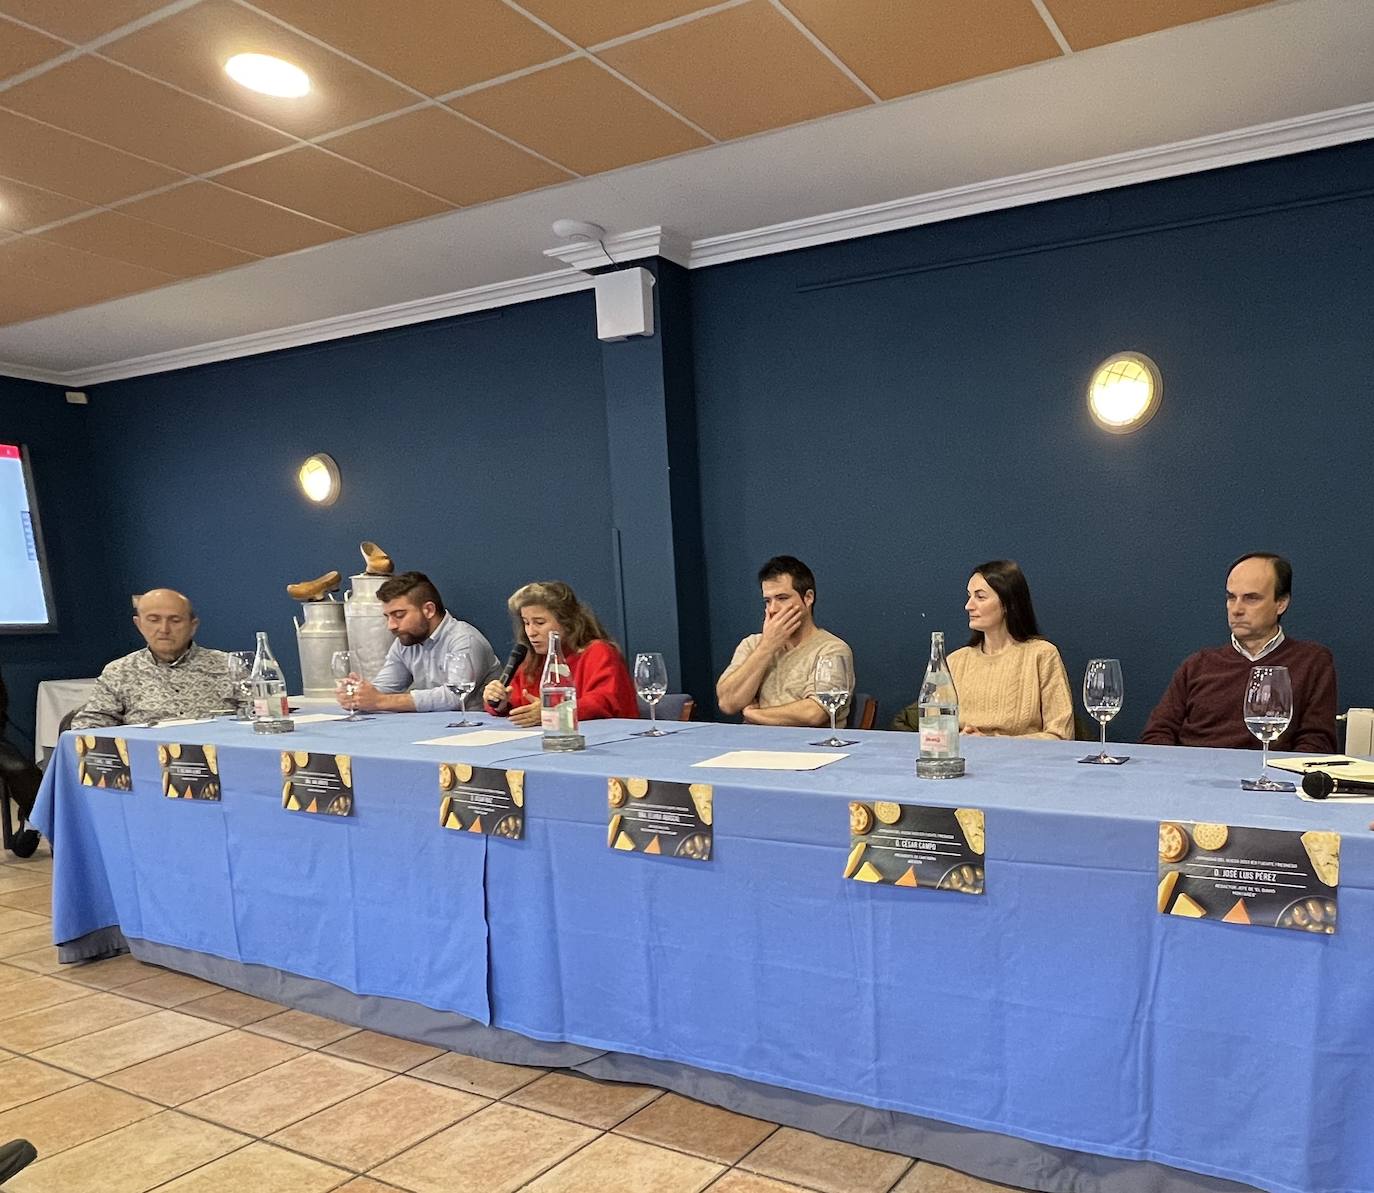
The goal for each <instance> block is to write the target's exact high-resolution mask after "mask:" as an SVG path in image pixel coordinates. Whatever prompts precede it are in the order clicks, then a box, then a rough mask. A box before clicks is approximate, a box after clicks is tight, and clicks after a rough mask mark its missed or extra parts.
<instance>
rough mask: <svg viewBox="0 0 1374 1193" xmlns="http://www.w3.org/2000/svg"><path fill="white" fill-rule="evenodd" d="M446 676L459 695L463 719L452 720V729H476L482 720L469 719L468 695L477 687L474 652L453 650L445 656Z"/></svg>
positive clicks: (459, 707) (449, 687)
mask: <svg viewBox="0 0 1374 1193" xmlns="http://www.w3.org/2000/svg"><path fill="white" fill-rule="evenodd" d="M444 678H445V679H446V680H447V681H448V690H449V691H450V692H452V693H453V694H454V695H455V696H457V697H458V711H459V712H460V713H462V714H463V716H462V719H461V720H458V721H450V722H449V725H448V727H449V728H450V729H474V728H476V727H477V726H479V725H481V724H482V722H481V721H469V720H468V697H469V696H471V695H472V693H473V689H475V688H476V687H477V672H476V670H475V669H474V667H473V665H472V654H471V652H469V651H466V650H453V651H450V652H449V653H448V654H446V655H445V656H444Z"/></svg>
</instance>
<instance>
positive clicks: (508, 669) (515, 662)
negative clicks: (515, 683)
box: [492, 642, 530, 713]
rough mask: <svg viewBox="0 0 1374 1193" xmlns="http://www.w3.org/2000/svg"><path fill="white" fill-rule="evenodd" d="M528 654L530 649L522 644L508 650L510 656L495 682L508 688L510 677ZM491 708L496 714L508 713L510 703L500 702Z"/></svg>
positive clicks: (507, 701) (519, 643) (507, 657)
mask: <svg viewBox="0 0 1374 1193" xmlns="http://www.w3.org/2000/svg"><path fill="white" fill-rule="evenodd" d="M529 653H530V648H529V647H528V646H526V645H525V644H524V643H523V642H517V643H516V644H515V645H514V646H512V647H511V648H510V654H508V655H507V656H506V665H505V666H504V667H502V668H501V674H500V675H498V676H497V677H496V678H497V682H498V683H500V685H501V686H502V687H503V688H506V687H509V686H510V681H511V677H512V676H514V675H515V669H516V668H517V667H518V666H520V664H521V663H523V662H524V661H525V656H526V655H527V654H529ZM492 708H494V709H495V710H496V711H497V712H498V713H503V712H509V711H510V701H509V700H502V701H501V703H500V704H493V705H492Z"/></svg>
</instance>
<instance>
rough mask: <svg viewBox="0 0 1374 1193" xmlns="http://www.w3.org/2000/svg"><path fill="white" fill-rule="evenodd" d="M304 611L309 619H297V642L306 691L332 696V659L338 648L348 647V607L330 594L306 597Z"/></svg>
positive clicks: (314, 694)
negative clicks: (329, 595)
mask: <svg viewBox="0 0 1374 1193" xmlns="http://www.w3.org/2000/svg"><path fill="white" fill-rule="evenodd" d="M301 612H302V614H304V616H305V620H304V621H303V622H302V621H296V646H297V648H298V649H299V650H300V655H301V689H302V694H303V695H306V696H322V697H331V696H333V695H334V673H333V671H332V670H331V668H330V660H331V659H332V658H333V657H334V652H335V651H336V650H347V649H348V630H347V628H346V627H345V626H344V607H343V606H342V605H341V604H339V602H338V601H336V600H335V599H334V598H333V597H328V598H326V599H325V600H323V601H306V602H305V603H304V604H303V605H301ZM293 620H294V619H293Z"/></svg>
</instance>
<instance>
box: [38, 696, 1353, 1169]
mask: <svg viewBox="0 0 1374 1193" xmlns="http://www.w3.org/2000/svg"><path fill="white" fill-rule="evenodd" d="M443 720H444V715H443V714H436V715H435V716H434V717H428V716H413V717H391V718H378V719H376V720H373V721H369V722H364V723H360V724H356V725H345V724H342V723H337V722H336V723H329V724H325V725H320V726H311V727H309V728H308V729H305V728H303V729H302V730H301V731H299V732H297V733H296V734H295V735H293V737H292V738H291V739H290V740H289V744H290V745H291V747H292V748H295V749H306V748H309V749H312V750H325V749H328V750H331V751H346V752H349V753H351V754H352V755H353V758H354V782H355V788H356V792H357V812H356V815H355V816H354V817H351V818H348V819H335V818H326V817H318V816H305V815H292V814H288V813H285V812H283V811H282V810H281V807H280V775H279V773H278V770H277V765H276V763H277V755H276V750H277V749H279V748H280V747H281V745H282V742H280V741H272V740H271V739H266V740H264V739H254V738H253V737H252V735H251V734H249V733H247V732H246V731H245V730H244V729H243V728H242V727H240V726H237V725H232V724H217V725H214V726H208V727H193V728H186V729H181V730H177V731H176V734H178V735H179V737H177V736H175V735H173V733H172V731H165V730H164V731H161V732H159V731H156V730H132V731H129V732H128V733H127V737H128V738H129V741H130V753H131V758H132V763H133V768H134V774H135V777H136V783H135V789H134V791H133V793H132V794H129V793H124V794H119V793H115V792H110V791H104V790H101V791H93V790H91V789H89V788H85V789H83V788H81V787H79V785H77V783H76V780H75V766H74V760H73V757H72V751H71V746H70V744H69V741H68V742H64V743H63V747H62V750H61V752H60V755H59V758H58V760H57V761H56V762H55V763H54V766H53V768H52V769H51V771H50V773H49V777H48V779H47V782H46V785H45V788H44V791H43V793H42V795H41V797H40V812H39V814H38V815H39V818H40V819H39V823H40V824H44V823H47V825H48V827H50V828H51V829H52V835H53V839H54V845H55V858H56V867H55V884H54V901H55V920H54V926H55V932H56V934H57V936H58V938H59V939H65V938H69V937H73V936H77V935H80V934H83V933H85V932H89V931H92V930H94V929H96V928H99V927H102V926H106V925H109V924H115V923H117V924H119V925H120V926H121V927H122V928H123V929H124V931H125V933H126V935H129V936H132V937H139V938H143V939H148V940H154V941H158V942H161V943H169V944H175V945H179V946H181V947H185V948H190V949H196V950H201V951H205V952H210V953H214V954H217V955H220V956H226V957H230V958H239V959H242V960H245V961H255V962H258V963H261V964H266V965H271V966H275V967H278V968H282V969H287V970H290V971H291V972H295V973H301V974H305V975H307V976H314V977H321V978H324V979H326V980H328V981H331V982H335V983H336V984H338V985H341V986H343V987H345V988H347V989H349V990H352V991H355V992H358V993H380V994H388V995H392V996H395V997H402V998H407V999H409V1000H411V1001H414V1002H419V1003H422V1004H424V1005H426V1006H431V1007H436V1008H440V1009H450V1010H455V1011H460V1012H462V1013H463V1014H466V1015H469V1016H471V1017H473V1018H475V1019H478V1020H480V1021H482V1022H486V1023H491V1024H493V1025H495V1026H498V1027H504V1028H509V1029H511V1030H514V1031H517V1032H521V1033H524V1034H525V1035H528V1036H531V1037H534V1038H538V1039H546V1040H565V1041H570V1042H574V1043H580V1044H586V1045H590V1046H594V1047H600V1048H607V1049H613V1050H617V1051H623V1052H630V1053H636V1054H640V1055H645V1056H650V1057H659V1058H667V1059H672V1060H676V1061H681V1062H685V1063H689V1064H693V1065H698V1066H701V1067H703V1068H707V1069H711V1070H715V1071H719V1072H725V1073H732V1074H736V1075H739V1076H743V1077H747V1078H752V1079H755V1080H759V1081H764V1082H768V1083H772V1084H776V1085H781V1086H786V1087H789V1088H793V1089H799V1090H805V1091H809V1092H814V1093H819V1094H823V1095H827V1096H830V1097H835V1098H841V1099H846V1100H850V1101H855V1102H861V1103H864V1104H867V1105H870V1106H875V1107H880V1108H888V1109H893V1110H900V1111H906V1112H909V1113H912V1114H916V1115H921V1116H926V1117H930V1118H936V1119H941V1120H944V1121H948V1122H954V1123H959V1124H963V1125H966V1126H972V1127H977V1128H981V1129H985V1130H992V1131H998V1132H1003V1133H1007V1134H1012V1135H1017V1136H1021V1137H1024V1138H1028V1139H1034V1140H1038V1141H1040V1142H1044V1143H1048V1144H1052V1145H1056V1146H1060V1147H1068V1148H1073V1149H1077V1150H1082V1151H1090V1152H1097V1153H1101V1154H1106V1155H1112V1156H1119V1157H1125V1158H1135V1159H1152V1160H1157V1161H1160V1162H1163V1163H1167V1164H1172V1165H1176V1166H1179V1167H1183V1168H1188V1169H1192V1170H1194V1171H1198V1172H1204V1173H1208V1174H1212V1175H1216V1176H1222V1177H1228V1178H1231V1179H1233V1180H1239V1181H1243V1182H1246V1183H1249V1184H1253V1185H1257V1186H1260V1187H1262V1188H1265V1189H1273V1190H1284V1191H1292V1193H1361V1191H1364V1193H1374V1138H1372V1137H1371V1135H1370V1133H1369V1132H1368V1130H1367V1129H1366V1126H1365V1124H1367V1123H1368V1122H1370V1121H1374V1082H1372V1081H1371V1080H1369V1077H1368V1075H1369V1073H1370V1072H1371V1071H1374V1064H1372V1063H1371V1062H1374V1037H1372V1036H1371V1030H1370V1029H1371V1027H1372V1026H1374V890H1372V889H1371V888H1374V835H1371V834H1370V832H1369V831H1368V824H1369V820H1370V816H1371V812H1374V809H1371V808H1368V807H1360V806H1350V805H1340V804H1335V803H1331V804H1326V805H1319V804H1312V803H1305V802H1302V801H1300V800H1298V799H1297V797H1296V796H1292V795H1286V796H1275V795H1266V794H1258V793H1252V792H1243V791H1241V790H1240V789H1239V786H1238V779H1239V778H1240V777H1241V776H1248V775H1251V774H1252V773H1253V772H1254V771H1255V770H1256V768H1257V765H1258V762H1259V759H1258V757H1257V756H1256V755H1254V754H1252V753H1241V752H1231V751H1208V750H1170V749H1163V748H1158V747H1143V746H1137V747H1133V748H1132V749H1131V750H1130V752H1131V753H1132V754H1133V756H1134V758H1133V761H1132V762H1130V763H1129V764H1128V765H1126V766H1123V767H1115V768H1105V767H1086V766H1076V765H1074V762H1073V760H1074V759H1075V758H1076V757H1078V756H1080V755H1081V754H1083V753H1084V752H1085V749H1086V747H1085V746H1084V745H1083V744H1082V743H1071V742H1069V743H1056V742H1005V741H983V740H976V741H966V742H965V752H966V754H967V756H968V758H969V772H970V773H969V776H968V777H967V778H965V779H963V780H958V781H954V782H945V783H930V782H920V781H917V780H916V779H915V778H914V775H913V762H914V750H915V739H914V737H913V736H911V735H906V734H880V733H858V734H855V733H851V734H849V736H851V737H857V738H858V739H859V742H858V744H857V745H855V746H853V747H851V748H850V751H849V756H848V757H847V758H845V759H843V760H842V761H840V762H838V763H836V764H834V765H832V766H829V767H826V768H824V769H822V770H819V771H815V772H806V773H791V772H764V771H731V770H705V769H700V768H693V767H692V763H694V762H697V761H699V760H701V759H704V758H707V757H710V756H711V755H713V754H716V753H718V752H721V751H723V750H727V749H737V748H750V749H758V748H768V749H796V748H805V745H806V743H807V742H809V741H812V740H815V739H816V738H818V737H819V736H821V735H820V734H818V733H817V732H816V731H814V730H787V729H762V728H751V727H740V726H716V725H695V726H691V727H688V728H687V729H686V731H685V732H682V733H679V734H676V735H673V736H671V737H666V738H660V739H646V738H638V737H632V736H629V734H630V733H631V732H632V731H633V730H634V729H637V728H642V723H639V724H634V723H629V722H613V721H611V722H597V723H593V724H592V725H590V726H587V727H586V728H587V729H588V734H589V748H588V750H587V751H586V752H585V753H582V754H577V755H543V754H539V753H533V752H530V748H529V744H528V743H527V742H514V743H510V744H509V745H506V746H498V747H490V748H487V749H484V750H472V751H466V752H455V751H454V750H452V749H451V748H447V749H446V748H437V747H424V746H416V745H412V744H409V743H411V742H413V741H414V740H416V739H419V738H424V737H430V736H434V735H436V734H437V733H440V732H443V730H442V729H441V728H440V726H441V725H442V723H443ZM169 739H170V740H191V741H201V740H204V741H209V742H214V743H215V744H217V745H218V746H219V747H220V759H221V770H222V773H223V778H224V783H225V795H224V800H223V802H222V803H220V804H191V803H189V802H187V801H173V800H165V799H162V798H161V797H160V788H159V787H158V786H157V777H158V770H157V764H156V758H155V756H154V754H153V751H154V750H155V743H156V742H157V741H159V740H169ZM449 758H454V759H458V760H462V761H468V762H473V763H476V764H478V765H496V764H500V765H511V766H518V767H521V768H522V769H524V770H525V772H526V781H525V792H526V832H527V835H526V839H525V840H523V841H508V840H500V839H491V840H486V839H483V838H480V837H477V836H476V835H474V834H459V833H452V832H445V831H442V830H440V829H439V827H438V816H437V810H438V799H439V794H438V790H437V786H436V778H435V763H436V762H438V761H440V760H446V759H449ZM608 774H623V775H636V776H642V777H647V778H657V779H670V780H683V781H689V780H690V781H694V782H702V781H708V782H712V783H714V784H715V790H716V796H715V847H714V855H713V857H712V860H711V861H710V862H707V863H699V862H690V861H684V860H678V859H674V858H666V857H654V856H647V855H643V854H627V853H621V852H617V851H612V850H609V849H608V848H607V846H606V817H607V810H606V802H605V795H606V787H605V776H606V775H608ZM855 797H869V798H883V799H891V800H897V801H906V802H923V803H934V804H948V805H951V806H952V805H959V806H973V807H979V808H983V809H984V810H985V811H986V815H987V822H986V823H987V894H986V896H984V897H981V898H976V897H969V896H962V895H957V894H953V893H946V892H932V891H925V890H922V891H910V890H903V889H899V888H893V887H882V886H870V885H867V884H861V883H852V882H847V881H845V880H844V879H843V878H842V877H841V871H842V869H843V865H844V861H845V856H846V853H847V850H848V810H847V801H848V800H849V799H850V798H855ZM1162 818H1168V819H1185V820H1192V819H1204V820H1214V821H1221V822H1225V823H1231V824H1246V825H1255V826H1259V827H1273V828H1289V829H1308V828H1332V829H1335V830H1337V831H1339V832H1341V833H1343V834H1345V836H1344V840H1343V847H1342V866H1341V891H1340V931H1339V932H1338V933H1337V934H1336V935H1335V936H1330V937H1325V936H1308V935H1306V934H1303V933H1298V932H1281V931H1277V930H1273V929H1263V928H1246V927H1240V926H1234V925H1228V924H1221V923H1213V922H1197V921H1190V920H1182V919H1179V918H1176V917H1166V916H1160V915H1158V914H1157V913H1156V910H1155V888H1156V878H1157V874H1156V847H1157V831H1156V825H1157V822H1158V820H1160V819H1162ZM488 991H490V998H489V999H488Z"/></svg>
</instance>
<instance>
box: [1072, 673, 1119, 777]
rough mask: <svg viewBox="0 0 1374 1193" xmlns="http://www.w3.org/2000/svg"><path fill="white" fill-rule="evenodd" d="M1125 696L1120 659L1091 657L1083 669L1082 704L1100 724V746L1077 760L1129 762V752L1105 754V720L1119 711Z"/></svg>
mask: <svg viewBox="0 0 1374 1193" xmlns="http://www.w3.org/2000/svg"><path fill="white" fill-rule="evenodd" d="M1125 699H1126V686H1125V683H1124V682H1123V681H1122V678H1121V662H1120V660H1118V659H1092V660H1090V661H1089V663H1088V669H1087V670H1086V671H1085V672H1083V705H1084V707H1085V708H1087V710H1088V715H1089V716H1090V717H1092V718H1093V719H1094V720H1095V721H1097V722H1098V724H1099V725H1100V726H1101V727H1102V748H1101V751H1100V752H1099V753H1097V754H1089V755H1088V757H1086V758H1080V759H1079V760H1078V761H1079V762H1088V763H1093V764H1095V765H1097V766H1120V765H1121V764H1122V763H1123V762H1129V761H1130V760H1131V759H1130V756H1129V755H1115V756H1114V755H1111V754H1108V753H1107V722H1108V721H1110V720H1111V719H1112V718H1113V717H1114V716H1116V714H1117V713H1119V712H1120V711H1121V705H1122V702H1123V701H1124V700H1125Z"/></svg>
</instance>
